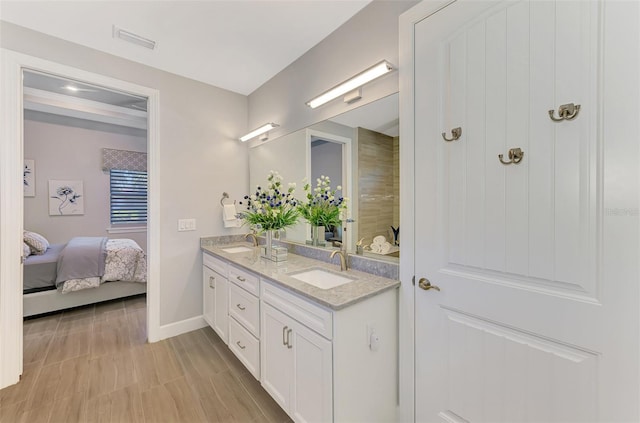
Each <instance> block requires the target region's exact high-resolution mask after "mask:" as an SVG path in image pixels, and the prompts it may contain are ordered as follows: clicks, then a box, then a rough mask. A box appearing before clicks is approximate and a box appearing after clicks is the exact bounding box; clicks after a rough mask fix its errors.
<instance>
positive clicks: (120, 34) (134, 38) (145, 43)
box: [113, 25, 156, 50]
mask: <svg viewBox="0 0 640 423" xmlns="http://www.w3.org/2000/svg"><path fill="white" fill-rule="evenodd" d="M113 38H120V39H121V40H123V41H126V42H128V43H132V44H136V45H139V46H141V47H144V48H148V49H149V50H153V49H155V48H156V42H155V41H153V40H150V39H149V38H145V37H142V36H140V35H138V34H134V33H133V32H129V31H126V30H124V29H122V28H118V27H117V26H115V25H113Z"/></svg>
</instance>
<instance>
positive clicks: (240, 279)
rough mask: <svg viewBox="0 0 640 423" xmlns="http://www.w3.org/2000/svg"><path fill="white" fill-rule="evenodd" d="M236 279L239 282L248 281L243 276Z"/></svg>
mask: <svg viewBox="0 0 640 423" xmlns="http://www.w3.org/2000/svg"><path fill="white" fill-rule="evenodd" d="M236 279H237V280H239V281H240V282H244V281H246V279H245V278H243V277H242V276H236Z"/></svg>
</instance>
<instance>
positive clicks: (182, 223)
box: [178, 219, 196, 232]
mask: <svg viewBox="0 0 640 423" xmlns="http://www.w3.org/2000/svg"><path fill="white" fill-rule="evenodd" d="M195 230H196V220H195V219H178V232H184V231H195Z"/></svg>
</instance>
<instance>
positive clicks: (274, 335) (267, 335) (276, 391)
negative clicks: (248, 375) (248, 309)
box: [260, 303, 293, 412]
mask: <svg viewBox="0 0 640 423" xmlns="http://www.w3.org/2000/svg"><path fill="white" fill-rule="evenodd" d="M261 309H262V310H261V316H260V324H261V328H260V344H261V345H260V365H261V368H262V372H261V374H260V383H261V384H262V386H263V388H264V389H265V390H266V391H267V392H268V393H269V394H271V396H272V397H273V399H274V400H276V402H277V403H278V405H279V406H280V407H282V409H283V410H285V411H287V412H288V411H289V406H290V404H291V374H292V371H293V356H292V355H293V352H292V351H291V349H292V347H291V348H289V345H290V344H291V343H290V342H289V340H290V339H291V332H292V331H293V330H292V329H291V318H290V317H288V316H286V315H285V314H283V313H281V312H280V311H278V310H276V309H275V308H273V307H271V306H270V305H268V304H266V303H262V304H261Z"/></svg>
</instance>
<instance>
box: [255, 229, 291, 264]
mask: <svg viewBox="0 0 640 423" xmlns="http://www.w3.org/2000/svg"><path fill="white" fill-rule="evenodd" d="M264 237H265V245H264V246H262V248H261V249H260V256H261V257H262V258H265V259H268V260H271V261H276V262H280V261H286V260H287V249H286V248H285V247H281V246H278V245H277V244H275V243H274V242H275V241H276V240H279V239H280V230H279V229H273V230H268V231H265V232H264Z"/></svg>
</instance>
